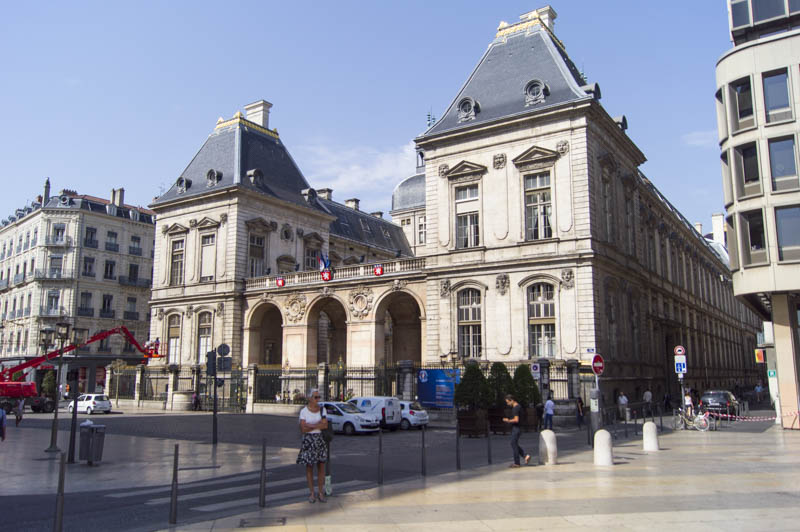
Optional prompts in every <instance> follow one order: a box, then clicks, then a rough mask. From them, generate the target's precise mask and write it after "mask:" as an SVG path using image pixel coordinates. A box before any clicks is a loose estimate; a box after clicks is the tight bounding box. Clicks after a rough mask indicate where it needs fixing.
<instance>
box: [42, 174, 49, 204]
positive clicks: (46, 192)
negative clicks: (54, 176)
mask: <svg viewBox="0 0 800 532" xmlns="http://www.w3.org/2000/svg"><path fill="white" fill-rule="evenodd" d="M48 201H50V178H49V177H46V178H45V180H44V198H43V200H42V205H46V204H47V202H48Z"/></svg>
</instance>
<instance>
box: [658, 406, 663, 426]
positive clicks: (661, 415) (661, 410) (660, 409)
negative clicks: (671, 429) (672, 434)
mask: <svg viewBox="0 0 800 532" xmlns="http://www.w3.org/2000/svg"><path fill="white" fill-rule="evenodd" d="M658 416H659V418H660V419H661V432H664V409H663V408H659V409H658Z"/></svg>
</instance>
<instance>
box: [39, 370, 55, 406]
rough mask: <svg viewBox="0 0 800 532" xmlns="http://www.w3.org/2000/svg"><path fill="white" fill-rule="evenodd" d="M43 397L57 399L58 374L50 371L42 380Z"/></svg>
mask: <svg viewBox="0 0 800 532" xmlns="http://www.w3.org/2000/svg"><path fill="white" fill-rule="evenodd" d="M42 395H44V396H45V397H50V398H51V399H55V397H56V373H55V371H52V370H51V371H48V372H47V373H46V374H45V376H44V379H42Z"/></svg>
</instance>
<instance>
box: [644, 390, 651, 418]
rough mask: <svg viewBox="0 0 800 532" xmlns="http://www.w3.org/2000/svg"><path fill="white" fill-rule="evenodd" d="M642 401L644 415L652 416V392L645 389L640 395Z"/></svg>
mask: <svg viewBox="0 0 800 532" xmlns="http://www.w3.org/2000/svg"><path fill="white" fill-rule="evenodd" d="M642 401H644V408H645V415H651V416H652V415H653V392H651V391H650V388H647V389H646V390H645V391H644V393H643V394H642Z"/></svg>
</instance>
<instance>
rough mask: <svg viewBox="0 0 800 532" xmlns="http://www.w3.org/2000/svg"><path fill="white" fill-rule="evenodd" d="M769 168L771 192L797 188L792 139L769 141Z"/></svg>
mask: <svg viewBox="0 0 800 532" xmlns="http://www.w3.org/2000/svg"><path fill="white" fill-rule="evenodd" d="M769 168H770V174H771V176H772V190H776V191H777V190H787V189H792V188H797V186H798V179H797V163H796V159H795V152H794V137H789V138H785V139H773V140H770V141H769Z"/></svg>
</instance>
